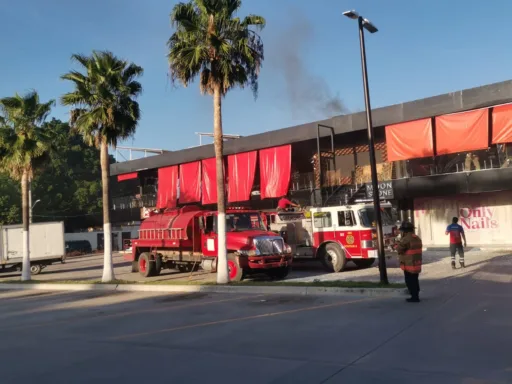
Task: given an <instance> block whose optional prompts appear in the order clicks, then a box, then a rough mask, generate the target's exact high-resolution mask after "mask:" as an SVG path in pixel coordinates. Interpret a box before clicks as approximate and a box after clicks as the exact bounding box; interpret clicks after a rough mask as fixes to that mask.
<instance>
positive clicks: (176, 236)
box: [139, 228, 187, 240]
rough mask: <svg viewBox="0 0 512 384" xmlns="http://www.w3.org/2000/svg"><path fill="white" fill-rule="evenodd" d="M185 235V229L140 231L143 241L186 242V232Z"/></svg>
mask: <svg viewBox="0 0 512 384" xmlns="http://www.w3.org/2000/svg"><path fill="white" fill-rule="evenodd" d="M183 234H184V228H158V229H156V228H153V229H139V239H141V240H186V239H187V236H186V232H185V236H184V235H183ZM166 235H167V236H166Z"/></svg>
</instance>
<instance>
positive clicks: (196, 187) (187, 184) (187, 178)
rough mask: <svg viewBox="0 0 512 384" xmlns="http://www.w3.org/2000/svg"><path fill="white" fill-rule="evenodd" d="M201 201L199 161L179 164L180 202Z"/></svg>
mask: <svg viewBox="0 0 512 384" xmlns="http://www.w3.org/2000/svg"><path fill="white" fill-rule="evenodd" d="M199 201H201V162H200V161H194V162H193V163H186V164H181V165H180V203H197V202H199Z"/></svg>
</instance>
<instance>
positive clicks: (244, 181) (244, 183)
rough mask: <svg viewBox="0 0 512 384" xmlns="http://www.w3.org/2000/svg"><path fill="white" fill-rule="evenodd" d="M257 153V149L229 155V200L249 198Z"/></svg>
mask: <svg viewBox="0 0 512 384" xmlns="http://www.w3.org/2000/svg"><path fill="white" fill-rule="evenodd" d="M257 155H258V152H257V151H252V152H245V153H238V154H236V155H230V156H228V177H229V180H228V202H230V203H232V202H235V201H247V200H249V198H250V196H251V189H252V186H253V184H254V174H255V173H256V158H257Z"/></svg>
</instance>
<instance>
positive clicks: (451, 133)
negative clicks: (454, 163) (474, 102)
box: [436, 108, 489, 155]
mask: <svg viewBox="0 0 512 384" xmlns="http://www.w3.org/2000/svg"><path fill="white" fill-rule="evenodd" d="M488 146H489V109H487V108H486V109H477V110H476V111H468V112H462V113H454V114H451V115H444V116H439V117H436V149H437V154H438V155H446V154H449V153H459V152H467V151H473V150H477V149H485V148H487V147H488Z"/></svg>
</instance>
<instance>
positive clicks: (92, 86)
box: [61, 51, 143, 282]
mask: <svg viewBox="0 0 512 384" xmlns="http://www.w3.org/2000/svg"><path fill="white" fill-rule="evenodd" d="M72 59H73V60H74V61H75V62H77V63H78V64H79V65H80V66H81V67H82V70H83V73H82V72H79V71H71V72H69V73H67V74H65V75H63V76H62V79H64V80H69V81H71V82H72V83H73V85H74V88H75V89H74V90H73V92H70V93H67V94H65V95H63V96H62V97H61V102H62V104H63V105H67V106H72V107H74V108H73V109H72V111H71V119H70V120H71V125H72V126H73V127H74V129H76V130H77V131H78V132H79V133H80V134H81V135H82V136H83V138H84V141H85V142H86V143H87V144H88V145H90V146H96V147H98V148H99V149H100V159H101V160H100V162H101V182H102V186H103V231H104V251H105V254H104V264H103V277H102V281H103V282H109V281H112V280H114V279H115V277H114V266H113V262H112V227H111V224H110V211H109V207H110V204H109V176H110V162H109V154H108V147H109V145H110V146H113V147H115V146H116V145H117V142H118V141H119V140H123V139H127V138H129V137H130V136H132V135H133V134H134V133H135V130H136V128H137V123H138V121H139V118H140V109H139V104H138V103H137V102H136V101H135V98H136V97H137V96H139V95H140V94H141V93H142V86H141V84H140V83H139V82H138V81H137V80H136V79H137V78H138V77H139V76H141V75H142V74H143V69H142V68H141V67H139V66H138V65H135V64H133V63H130V62H128V61H125V60H122V59H120V58H118V57H116V56H114V55H113V54H112V53H111V52H106V51H101V52H98V51H93V53H92V55H91V56H84V55H73V56H72Z"/></svg>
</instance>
